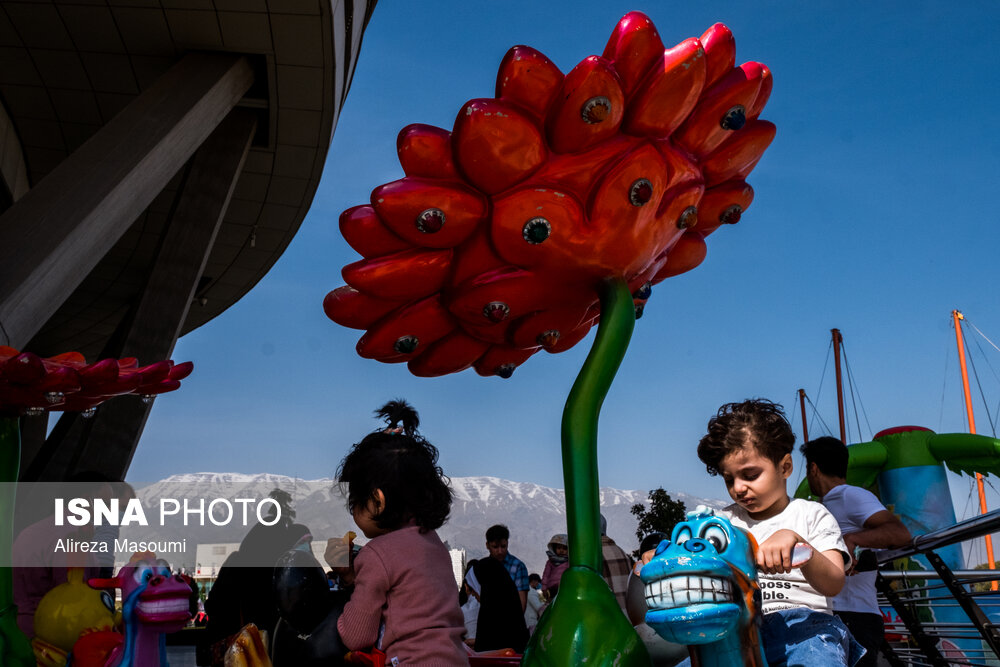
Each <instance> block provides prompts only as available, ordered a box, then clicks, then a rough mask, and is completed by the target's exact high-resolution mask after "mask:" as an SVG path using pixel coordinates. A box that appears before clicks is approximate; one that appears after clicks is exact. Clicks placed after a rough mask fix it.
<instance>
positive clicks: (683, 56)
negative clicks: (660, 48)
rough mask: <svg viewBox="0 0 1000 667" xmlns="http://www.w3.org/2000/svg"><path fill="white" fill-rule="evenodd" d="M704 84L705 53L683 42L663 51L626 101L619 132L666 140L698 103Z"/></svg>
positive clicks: (694, 43)
mask: <svg viewBox="0 0 1000 667" xmlns="http://www.w3.org/2000/svg"><path fill="white" fill-rule="evenodd" d="M704 85H705V52H704V50H703V49H702V47H701V42H699V41H698V40H697V39H694V38H691V39H686V40H684V41H683V42H681V43H680V44H678V45H677V46H675V47H674V48H672V49H668V50H666V51H664V52H663V54H662V55H661V57H660V60H659V62H657V63H656V65H655V67H654V68H653V69H652V71H650V73H649V75H648V76H647V77H646V78H645V79H644V80H643V82H642V85H641V86H640V87H639V89H638V90H637V91H636V94H635V96H634V97H633V98H632V100H631V101H630V102H629V109H628V113H627V115H626V116H625V123H624V125H623V129H624V131H625V132H628V133H629V134H637V135H648V136H654V137H667V136H669V135H670V134H671V133H672V132H673V131H674V130H676V129H677V127H678V126H679V125H680V124H681V123H682V122H684V119H685V118H687V116H688V114H689V113H691V110H692V109H694V108H695V105H696V104H697V103H698V96H699V95H701V91H702V88H703V86H704Z"/></svg>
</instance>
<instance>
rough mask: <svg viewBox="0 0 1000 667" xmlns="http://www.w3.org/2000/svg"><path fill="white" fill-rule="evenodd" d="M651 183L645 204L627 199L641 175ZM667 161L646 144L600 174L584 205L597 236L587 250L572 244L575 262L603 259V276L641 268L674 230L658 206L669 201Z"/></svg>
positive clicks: (626, 272)
mask: <svg viewBox="0 0 1000 667" xmlns="http://www.w3.org/2000/svg"><path fill="white" fill-rule="evenodd" d="M642 178H644V179H646V180H648V181H649V182H650V183H651V184H652V186H653V198H652V199H650V200H649V202H648V203H646V204H645V205H643V206H633V205H632V204H631V203H630V202H629V190H630V188H631V186H632V184H633V183H634V182H636V181H637V180H639V179H642ZM666 184H667V167H666V164H665V163H664V160H663V156H662V155H661V154H660V153H659V151H657V150H656V148H654V147H653V146H651V145H649V144H646V145H644V146H641V147H639V148H638V149H636V150H634V151H632V152H631V153H629V154H628V155H627V156H626V157H625V159H624V160H622V161H621V162H620V163H618V164H617V165H615V167H614V168H613V169H611V170H610V171H609V172H608V174H607V175H606V176H605V177H604V178H603V179H602V180H601V182H600V183H599V184H598V185H597V188H596V189H595V191H594V195H593V198H592V199H591V201H590V203H589V205H588V206H587V217H588V219H589V220H590V224H591V225H592V226H593V228H594V229H595V230H596V231H599V232H601V233H600V235H599V236H597V237H596V238H594V239H592V240H588V247H587V250H585V251H584V250H582V249H581V248H573V251H574V254H575V255H577V256H578V257H577V259H576V262H577V263H579V262H580V261H581V258H580V257H579V256H580V255H581V254H582V253H585V254H586V255H587V257H586V259H587V261H589V262H592V263H595V264H596V262H597V260H600V261H601V264H600V265H598V266H599V270H600V271H602V272H603V276H609V275H613V276H620V277H625V276H628V275H631V274H633V273H635V272H636V271H639V270H641V269H642V268H643V267H644V266H646V265H647V264H649V262H650V261H651V260H652V259H653V257H655V256H656V255H658V254H659V253H660V251H661V250H662V249H663V248H664V247H665V246H666V244H667V243H668V242H669V240H670V239H672V238H673V237H674V236H676V235H677V233H678V232H677V231H676V229H671V228H670V224H669V221H668V224H666V225H664V224H663V220H662V218H661V215H660V213H659V212H658V209H661V208H663V205H665V204H667V202H668V198H669V193H667V192H666Z"/></svg>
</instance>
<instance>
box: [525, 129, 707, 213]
mask: <svg viewBox="0 0 1000 667" xmlns="http://www.w3.org/2000/svg"><path fill="white" fill-rule="evenodd" d="M642 141H643V139H640V138H639V137H630V136H627V135H624V134H619V135H616V136H614V137H612V138H611V139H609V140H608V141H602V142H601V143H599V144H597V145H596V146H594V147H593V148H591V149H590V150H588V151H586V152H583V153H573V154H572V155H552V156H551V157H550V158H549V161H548V162H546V163H545V166H544V167H542V168H541V169H540V170H539V171H538V173H537V174H535V175H534V176H533V177H532V178H531V182H532V183H546V184H547V183H558V187H559V189H560V190H564V191H567V192H571V193H573V194H574V195H576V196H577V197H578V198H579V199H580V201H584V200H586V199H587V195H588V194H589V192H590V188H591V186H592V185H593V184H594V179H595V178H596V177H598V176H600V175H601V174H602V173H604V171H606V170H607V169H608V166H609V165H611V164H613V163H615V162H617V161H618V160H620V159H621V157H622V156H623V155H624V154H625V153H628V152H629V151H630V150H633V149H634V148H635V147H636V146H638V145H639V144H640V143H641V142H642ZM698 177H699V178H700V177H701V171H699V172H698Z"/></svg>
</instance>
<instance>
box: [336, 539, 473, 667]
mask: <svg viewBox="0 0 1000 667" xmlns="http://www.w3.org/2000/svg"><path fill="white" fill-rule="evenodd" d="M354 569H355V572H356V573H357V577H356V579H355V583H354V593H353V594H352V595H351V600H350V602H348V603H347V605H346V606H345V607H344V613H343V614H342V615H341V617H340V620H339V621H338V622H337V629H338V630H339V631H340V636H341V639H343V641H344V645H345V646H347V648H349V649H351V650H362V649H366V648H369V647H371V646H376V645H377V646H379V647H380V648H381V649H382V650H383V651H385V654H386V658H387V662H389V663H390V664H393V663H392V659H393V658H397V659H398V660H399V662H398V664H400V665H427V666H432V665H468V664H469V659H468V657H467V654H466V651H465V648H464V646H463V644H462V634H463V633H464V632H465V621H464V618H463V616H462V610H461V608H460V607H459V606H458V587H457V585H456V584H455V575H454V574H452V571H451V558H450V557H449V555H448V550H447V549H446V548H445V546H444V544H442V543H441V539H440V538H439V537H438V536H437V533H436V532H434V531H433V530H431V531H428V532H426V533H422V534H421V533H420V530H419V529H418V528H417V527H416V526H411V527H407V528H400V529H399V530H394V531H392V532H391V533H386V534H385V535H380V536H378V537H376V538H374V539H373V540H371V541H370V542H369V543H368V544H366V545H365V546H364V547H363V548H362V549H361V551H360V553H358V556H357V559H356V560H355V561H354ZM382 624H384V625H385V629H384V632H383V634H382V636H381V641H379V630H380V627H381V625H382Z"/></svg>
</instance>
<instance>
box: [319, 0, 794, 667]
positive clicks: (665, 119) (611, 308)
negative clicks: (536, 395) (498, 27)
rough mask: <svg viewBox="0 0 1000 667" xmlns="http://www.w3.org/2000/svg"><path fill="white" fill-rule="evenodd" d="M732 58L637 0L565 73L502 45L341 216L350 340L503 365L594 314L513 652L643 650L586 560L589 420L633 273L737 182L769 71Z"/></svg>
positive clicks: (334, 307) (727, 198)
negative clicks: (560, 546) (667, 29)
mask: <svg viewBox="0 0 1000 667" xmlns="http://www.w3.org/2000/svg"><path fill="white" fill-rule="evenodd" d="M735 58H736V48H735V42H734V39H733V35H732V33H731V32H730V31H729V29H728V28H726V27H725V26H724V25H722V24H716V25H714V26H712V27H711V28H709V29H708V30H707V31H706V32H705V33H704V34H703V35H702V36H701V37H700V38H690V39H687V40H685V41H683V42H681V43H680V44H678V45H677V46H674V47H672V48H669V49H665V48H664V45H663V42H662V41H661V39H660V36H659V34H658V32H657V30H656V28H655V27H654V26H653V23H652V21H650V19H649V18H648V17H647V16H646V15H644V14H642V13H640V12H631V13H629V14H627V15H625V16H624V17H623V18H622V19H621V21H620V22H619V23H618V25H617V26H616V27H615V29H614V31H613V32H612V34H611V37H610V39H609V40H608V43H607V45H606V46H605V48H604V52H603V54H602V55H601V56H590V57H588V58H585V59H584V60H583V61H582V62H580V63H579V64H578V65H577V66H576V67H574V68H573V69H572V70H571V71H570V72H569V73H567V74H563V72H561V71H560V70H559V69H558V68H557V67H556V66H555V65H554V64H553V63H552V61H550V60H549V59H548V58H546V57H545V56H544V55H542V54H541V53H539V52H538V51H536V50H535V49H532V48H530V47H527V46H515V47H513V48H512V49H510V51H508V53H507V55H506V56H505V57H504V58H503V61H502V62H501V64H500V69H499V72H498V74H497V83H496V96H495V97H493V98H488V99H474V100H470V101H469V102H467V103H466V104H465V105H463V106H462V107H461V108H460V109H459V110H458V114H457V116H456V120H455V124H454V127H453V128H452V130H451V131H448V130H444V129H441V128H436V127H430V126H427V125H410V126H407V127H405V128H403V130H402V131H401V132H400V133H399V138H398V141H397V149H398V154H399V161H400V164H401V166H402V168H403V171H404V173H405V176H404V177H403V178H402V179H400V180H397V181H394V182H392V183H386V184H384V185H381V186H379V187H377V188H375V190H374V191H373V192H372V195H371V202H370V203H369V204H366V205H362V206H357V207H354V208H351V209H348V210H347V211H345V212H344V213H343V214H342V215H341V218H340V228H341V231H342V233H343V235H344V237H345V239H346V240H347V241H348V243H349V244H350V245H351V246H352V247H353V248H354V249H355V250H357V251H358V252H359V253H360V254H361V256H362V259H361V260H359V261H357V262H355V263H353V264H350V265H348V266H346V267H344V269H343V277H344V280H345V281H346V283H347V284H346V285H345V286H343V287H340V288H338V289H335V290H333V291H332V292H330V294H328V295H327V297H326V299H325V301H324V308H325V310H326V313H327V315H328V316H329V317H330V318H331V319H332V320H333V321H334V322H337V323H338V324H341V325H344V326H348V327H353V328H357V329H363V330H365V333H364V335H363V336H362V337H361V339H360V340H359V341H358V344H357V351H358V353H359V354H360V355H361V356H362V357H366V358H370V359H376V360H378V361H382V362H386V363H403V362H405V363H406V364H407V366H408V368H409V369H410V371H411V372H412V373H414V374H415V375H418V376H437V375H444V374H447V373H454V372H458V371H461V370H464V369H467V368H474V369H475V370H476V372H477V373H479V374H480V375H484V376H499V377H502V378H507V377H510V376H511V374H512V373H513V372H514V371H515V369H516V368H517V367H518V366H519V365H521V364H522V363H524V362H525V361H527V360H528V358H529V357H531V356H532V355H533V354H535V353H536V352H539V351H541V350H545V351H547V352H551V353H555V352H561V351H564V350H567V349H569V348H570V347H572V346H573V345H575V344H576V343H578V342H579V341H580V340H581V339H583V337H584V336H586V334H587V333H588V332H589V331H590V329H591V328H592V327H593V326H594V325H595V324H596V325H597V326H598V329H597V335H596V338H595V341H594V344H593V347H592V349H591V352H590V355H589V356H588V358H587V360H586V362H585V364H584V366H583V369H582V370H581V372H580V374H579V376H578V377H577V379H576V382H575V384H574V385H573V388H572V390H571V391H570V395H569V398H568V400H567V402H566V407H565V410H564V412H563V420H562V451H563V471H564V483H565V489H566V505H567V523H568V530H569V543H570V545H571V547H570V568H569V569H568V570H567V571H566V573H565V575H564V576H563V579H562V582H561V584H560V590H559V595H558V596H557V597H556V599H555V601H554V603H553V604H552V605H551V608H550V609H549V611H548V612H547V613H546V614H545V615H544V616H543V618H542V619H541V620H540V622H539V626H538V629H537V630H536V632H535V634H534V635H533V638H532V640H531V642H530V643H529V645H528V648H527V649H526V651H525V654H524V664H528V665H576V664H582V663H583V662H587V664H593V663H595V662H599V663H601V664H616V665H626V664H648V661H649V659H648V656H647V655H646V650H645V648H644V646H643V644H642V643H641V642H640V641H639V639H638V636H637V635H636V633H635V631H634V630H633V628H632V626H631V625H630V624H629V622H628V620H627V619H626V618H625V617H624V615H623V614H621V613H620V611H619V608H618V606H617V604H616V603H615V599H614V596H613V595H612V594H611V592H610V591H609V589H608V587H607V585H606V584H605V582H604V580H603V578H602V577H601V575H600V572H601V541H600V530H599V501H598V471H597V440H596V436H597V421H598V416H599V412H600V407H601V404H602V402H603V399H604V396H605V395H606V394H607V391H608V389H609V387H610V385H611V382H612V380H613V379H614V375H615V373H616V372H617V369H618V366H619V365H620V363H621V361H622V359H623V357H624V355H625V351H626V348H627V346H628V342H629V339H630V337H631V334H632V330H633V327H634V323H635V320H636V318H637V317H639V316H641V315H642V311H643V308H644V307H645V304H646V302H647V300H648V299H649V298H650V295H651V293H652V287H653V286H654V285H655V284H657V283H659V282H660V281H662V280H664V279H666V278H669V277H671V276H675V275H678V274H680V273H683V272H685V271H689V270H691V269H693V268H695V267H696V266H698V265H699V264H700V263H701V262H702V260H703V259H704V258H705V255H706V241H705V240H706V237H707V236H708V235H709V234H711V233H713V232H714V231H715V230H717V229H718V228H719V227H721V226H724V225H727V224H733V223H736V222H737V221H739V219H740V216H741V215H742V214H743V212H744V211H745V210H746V208H747V207H748V206H749V205H750V203H751V201H752V199H753V189H752V188H751V187H750V186H749V185H748V184H747V182H746V177H747V175H748V174H749V173H750V171H751V170H752V169H753V168H754V167H755V166H756V164H757V162H758V161H759V160H760V158H761V156H762V155H763V153H764V150H765V149H766V148H767V147H768V145H769V144H770V143H771V140H772V139H773V138H774V134H775V127H774V125H773V124H771V123H769V122H767V121H765V120H761V119H760V118H759V116H760V114H761V112H762V111H763V109H764V105H765V104H766V103H767V100H768V97H769V95H770V93H771V85H772V79H771V73H770V71H769V70H768V68H767V67H766V66H765V65H762V64H760V63H757V62H747V63H744V64H742V65H740V66H738V67H737V66H736V60H735Z"/></svg>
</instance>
